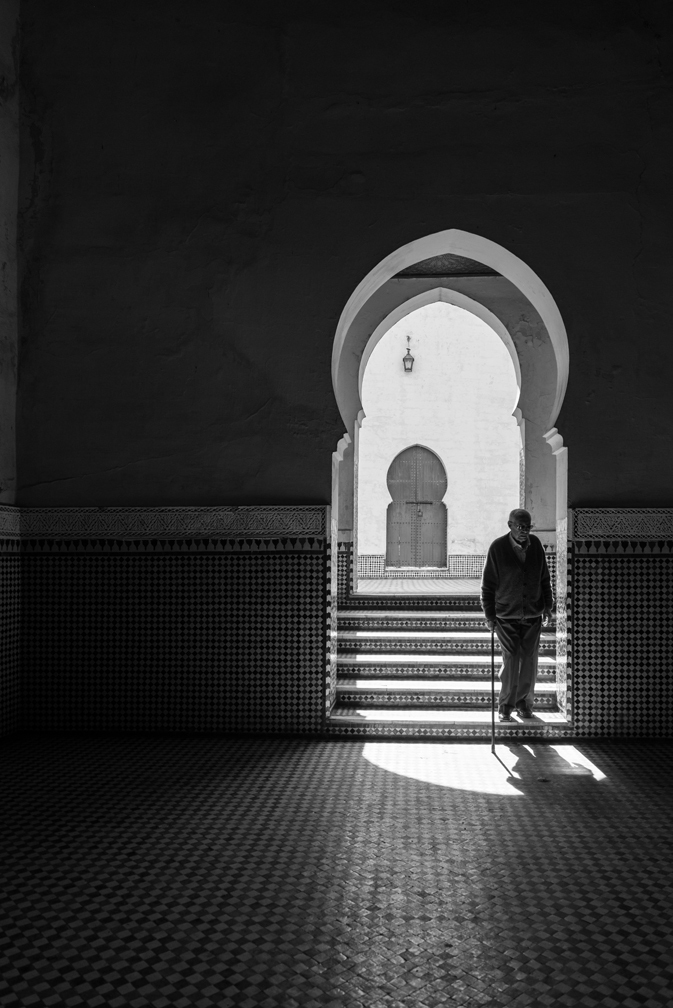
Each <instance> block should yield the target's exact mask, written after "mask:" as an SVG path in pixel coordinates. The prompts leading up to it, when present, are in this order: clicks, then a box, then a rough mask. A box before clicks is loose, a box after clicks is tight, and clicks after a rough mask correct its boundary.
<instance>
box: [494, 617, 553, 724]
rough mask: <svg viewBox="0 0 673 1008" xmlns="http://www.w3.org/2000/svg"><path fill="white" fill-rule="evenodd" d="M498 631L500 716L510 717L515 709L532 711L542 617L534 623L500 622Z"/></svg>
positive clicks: (496, 628) (518, 621)
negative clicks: (520, 708) (500, 658)
mask: <svg viewBox="0 0 673 1008" xmlns="http://www.w3.org/2000/svg"><path fill="white" fill-rule="evenodd" d="M495 632H496V633H497V635H498V640H499V641H500V647H501V649H502V659H503V661H502V671H501V673H500V698H499V701H498V706H499V710H500V713H501V714H510V713H511V711H512V710H513V708H514V707H527V708H528V710H532V708H533V700H534V697H535V680H536V678H537V656H538V648H539V646H540V633H541V632H542V617H541V616H537V617H536V618H535V619H531V620H500V619H498V620H496V622H495Z"/></svg>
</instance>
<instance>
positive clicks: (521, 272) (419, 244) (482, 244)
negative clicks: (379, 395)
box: [332, 228, 569, 436]
mask: <svg viewBox="0 0 673 1008" xmlns="http://www.w3.org/2000/svg"><path fill="white" fill-rule="evenodd" d="M446 253H451V254H454V255H460V256H465V257H466V258H469V259H475V260H477V261H479V262H482V263H484V264H485V265H486V266H490V267H491V268H492V269H494V270H496V272H498V273H500V274H501V275H502V276H504V277H505V278H506V279H507V280H509V281H510V282H511V283H512V284H514V286H515V287H517V288H518V289H519V290H520V291H521V293H522V294H523V295H524V296H525V297H526V298H527V299H528V300H529V301H530V303H531V304H532V305H533V307H534V308H535V310H536V311H537V312H538V314H539V316H540V318H541V319H542V321H543V323H544V325H545V328H546V330H547V333H548V334H549V339H550V342H551V346H552V348H553V352H554V358H555V363H556V375H555V389H554V396H553V402H552V405H551V409H550V412H549V416H548V419H547V421H546V426H547V429H550V428H552V427H553V426H554V424H555V421H556V419H557V417H558V414H559V412H560V409H561V405H562V403H563V397H564V395H565V390H566V387H567V384H568V368H569V351H568V336H567V333H566V329H565V325H564V324H563V319H562V318H561V313H560V312H559V309H558V306H557V304H556V302H555V301H554V298H553V297H552V295H551V292H550V291H549V290H548V289H547V287H546V286H545V284H544V283H543V282H542V280H541V279H540V277H538V275H537V274H536V273H535V272H534V271H533V270H532V269H531V268H530V267H529V266H528V265H527V264H526V263H525V262H523V260H521V259H519V258H518V256H515V255H514V254H513V253H512V252H510V251H508V249H505V248H503V246H502V245H498V244H497V243H496V242H493V241H490V239H488V238H483V237H481V236H480V235H475V234H471V233H470V232H468V231H460V230H458V229H457V228H450V229H448V230H446V231H437V232H436V233H435V234H431V235H426V236H425V237H424V238H419V239H416V240H415V241H412V242H409V243H408V244H407V245H403V246H402V247H401V248H399V249H396V250H395V251H394V252H391V253H390V255H388V256H386V258H385V259H383V260H381V262H380V263H379V264H378V265H377V266H375V267H374V269H372V270H370V272H369V273H368V274H367V276H366V277H365V278H364V279H363V280H362V281H361V282H360V283H359V284H358V286H357V287H356V288H355V290H354V291H353V293H352V294H351V296H350V298H349V299H348V301H347V303H346V305H345V307H344V310H343V312H342V313H341V317H340V319H339V322H338V324H337V329H336V335H335V338H334V348H333V352H332V381H333V385H334V393H335V396H336V400H337V404H338V406H339V410H340V412H341V416H342V418H343V421H344V424H345V425H346V430H347V431H348V432H349V433H350V434H351V436H352V434H353V430H354V426H355V419H356V417H357V415H358V413H359V411H360V409H361V408H362V407H361V403H360V402H359V399H360V396H359V388H360V361H361V357H362V354H363V352H364V349H365V347H366V345H367V343H368V341H369V338H370V336H371V334H372V332H373V331H374V329H375V328H377V327H378V325H379V324H380V323H381V321H382V319H381V316H380V314H379V317H378V318H377V317H376V311H377V304H376V295H377V293H378V292H380V290H381V288H382V287H383V286H384V285H385V284H386V283H387V282H388V281H389V280H391V279H392V278H393V277H394V276H395V275H396V274H397V273H399V272H400V271H401V270H403V269H406V268H407V267H409V266H413V265H414V263H417V262H421V261H423V260H424V259H430V258H431V257H433V256H438V255H443V254H446ZM368 308H369V310H368ZM389 313H390V312H389V310H388V311H387V312H386V314H389ZM402 317H403V316H402ZM379 338H380V337H379Z"/></svg>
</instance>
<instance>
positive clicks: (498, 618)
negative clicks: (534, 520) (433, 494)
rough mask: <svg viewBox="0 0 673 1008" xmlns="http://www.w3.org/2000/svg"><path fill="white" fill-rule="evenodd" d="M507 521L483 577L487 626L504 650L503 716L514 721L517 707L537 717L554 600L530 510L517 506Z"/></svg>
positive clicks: (490, 552) (493, 545)
mask: <svg viewBox="0 0 673 1008" xmlns="http://www.w3.org/2000/svg"><path fill="white" fill-rule="evenodd" d="M507 524H508V525H509V532H508V533H507V535H504V536H501V537H500V538H499V539H496V540H495V541H494V542H492V543H491V545H490V547H489V550H488V556H487V557H486V565H485V567H484V574H483V578H482V582H481V607H482V609H483V610H484V616H485V617H486V626H487V627H488V629H489V630H495V632H496V633H497V635H498V640H499V641H500V647H501V648H502V655H503V664H502V672H501V673H500V699H499V702H498V709H499V719H500V721H512V720H513V718H512V711H513V710H516V712H517V713H518V714H519V715H520V716H521V717H523V718H531V717H533V700H534V696H535V679H536V677H537V657H538V648H539V646H540V633H541V631H542V626H543V625H544V626H546V625H547V624H548V623H549V620H550V618H551V610H552V604H553V600H552V592H551V581H550V578H549V569H548V567H547V560H546V558H545V555H544V549H543V548H542V543H541V542H540V540H539V539H538V538H537V536H534V535H531V533H530V529H531V519H530V514H529V513H528V511H525V510H524V509H523V508H517V509H516V510H514V511H512V512H511V513H510V516H509V521H508V522H507Z"/></svg>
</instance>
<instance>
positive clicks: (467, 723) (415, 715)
mask: <svg viewBox="0 0 673 1008" xmlns="http://www.w3.org/2000/svg"><path fill="white" fill-rule="evenodd" d="M512 717H513V718H514V719H515V720H514V721H512V722H505V723H501V722H498V721H497V719H496V730H497V731H498V733H501V732H503V731H511V730H520V729H521V728H522V727H528V728H535V727H538V728H540V727H542V726H543V725H556V724H557V725H559V726H562V725H567V724H568V721H567V719H566V716H565V714H563V712H562V711H542V710H541V711H536V712H535V716H534V717H532V718H521V717H519V715H518V714H513V715H512ZM391 722H394V723H397V724H400V725H403V724H405V723H407V724H410V725H412V724H413V725H415V726H417V727H422V725H424V724H427V725H431V724H432V725H436V724H441V725H444V726H445V727H450V726H451V725H455V726H457V727H460V728H466V729H467V728H469V727H471V726H473V727H475V728H483V727H484V726H486V725H488V726H490V724H491V710H490V709H488V710H451V709H450V708H442V709H440V710H427V709H424V708H418V709H414V710H405V709H404V708H395V707H388V708H382V707H378V708H376V707H371V708H359V707H351V706H348V705H346V704H339V705H337V706H335V708H334V710H333V712H332V714H331V715H330V718H329V725H333V726H335V727H337V726H339V725H341V726H354V725H359V724H368V725H371V727H372V729H375V728H376V726H377V725H380V726H381V728H382V729H383V728H385V726H386V725H387V724H390V723H391Z"/></svg>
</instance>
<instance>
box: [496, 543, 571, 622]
mask: <svg viewBox="0 0 673 1008" xmlns="http://www.w3.org/2000/svg"><path fill="white" fill-rule="evenodd" d="M515 548H516V547H515V546H513V545H512V540H511V538H510V535H509V533H507V535H504V536H501V537H500V538H499V539H496V540H494V542H492V543H491V545H490V547H489V550H488V556H487V557H486V566H485V567H484V574H483V577H482V581H481V607H482V609H483V610H484V616H485V617H486V619H487V620H495V619H510V620H521V619H532V618H533V617H535V616H541V615H542V613H543V612H544V610H545V609H549V610H551V608H552V605H553V599H552V592H551V581H550V578H549V568H548V567H547V560H546V558H545V555H544V549H543V548H542V543H541V542H540V540H539V539H538V537H537V536H534V535H531V536H530V543H529V546H528V549H527V550H526V559H525V561H524V563H521V561H520V560H519V559H518V558H517V557H516V555H515V553H514V550H515Z"/></svg>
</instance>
